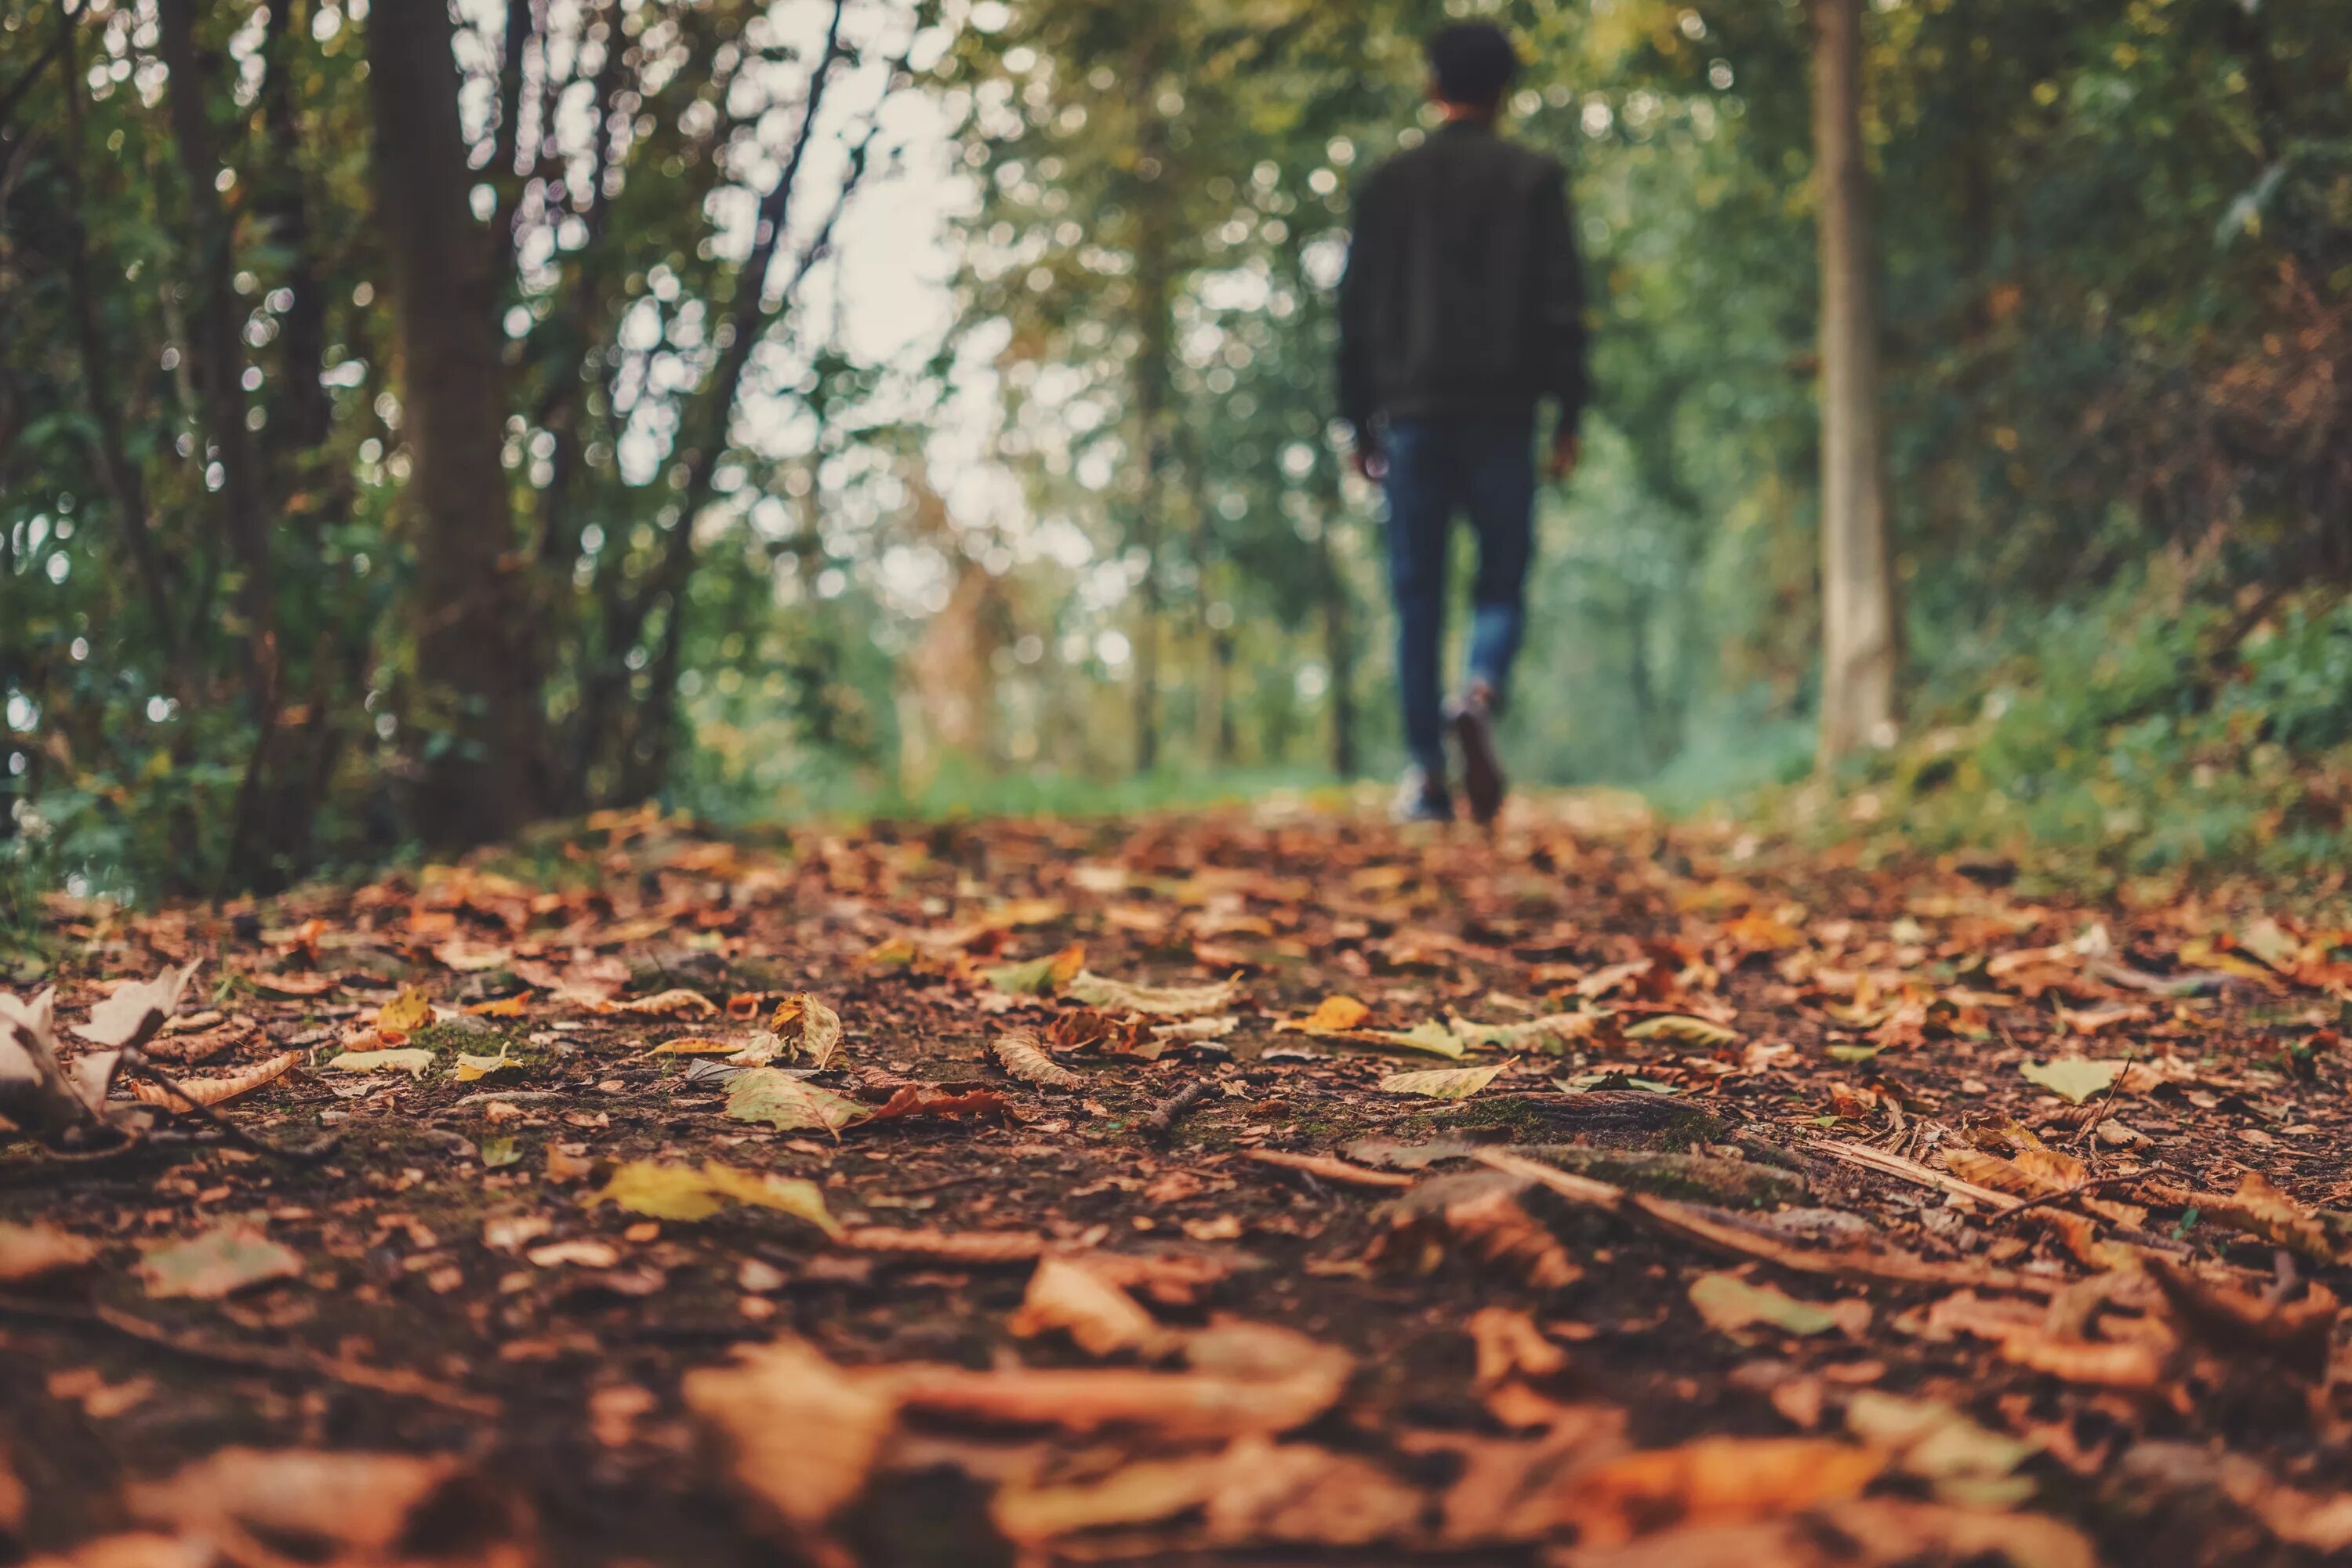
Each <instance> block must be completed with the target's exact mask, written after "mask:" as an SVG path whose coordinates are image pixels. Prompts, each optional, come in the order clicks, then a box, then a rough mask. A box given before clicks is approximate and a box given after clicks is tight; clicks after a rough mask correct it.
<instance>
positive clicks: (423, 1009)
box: [375, 985, 433, 1035]
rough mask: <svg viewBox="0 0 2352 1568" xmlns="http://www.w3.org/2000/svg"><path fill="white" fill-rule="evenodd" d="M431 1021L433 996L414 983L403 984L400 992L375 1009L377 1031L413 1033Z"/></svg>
mask: <svg viewBox="0 0 2352 1568" xmlns="http://www.w3.org/2000/svg"><path fill="white" fill-rule="evenodd" d="M432 1021H433V998H431V997H430V996H427V995H426V994H425V993H424V991H423V990H421V989H420V988H418V987H417V986H415V985H404V986H402V987H401V989H400V994H398V995H396V996H394V998H393V999H392V1000H391V1001H389V1002H387V1003H385V1004H384V1005H383V1006H381V1007H379V1008H377V1009H376V1014H375V1026H376V1029H377V1031H378V1032H379V1033H382V1034H390V1035H413V1034H415V1032H416V1031H417V1030H419V1029H421V1028H423V1027H425V1025H427V1024H429V1023H431V1022H432Z"/></svg>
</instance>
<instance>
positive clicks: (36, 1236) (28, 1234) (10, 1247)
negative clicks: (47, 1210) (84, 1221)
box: [0, 1221, 98, 1285]
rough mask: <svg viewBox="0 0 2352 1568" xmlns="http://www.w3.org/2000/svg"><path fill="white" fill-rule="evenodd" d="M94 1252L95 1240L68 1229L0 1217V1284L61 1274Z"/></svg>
mask: <svg viewBox="0 0 2352 1568" xmlns="http://www.w3.org/2000/svg"><path fill="white" fill-rule="evenodd" d="M97 1256H98V1243H96V1242H94V1241H91V1240H89V1239H88V1238H87V1237H79V1236H75V1235H73V1234H72V1233H71V1232H69V1231H63V1230H58V1229H57V1228H55V1227H54V1226H46V1225H11V1224H8V1223H6V1222H5V1221H0V1285H18V1284H22V1283H24V1282H25V1281H26V1280H27V1279H42V1278H44V1277H46V1276H47V1275H51V1274H62V1273H64V1272H65V1271H66V1270H68V1269H70V1268H80V1267H81V1266H82V1265H83V1264H85V1263H88V1262H89V1260H90V1259H91V1258H96V1257H97Z"/></svg>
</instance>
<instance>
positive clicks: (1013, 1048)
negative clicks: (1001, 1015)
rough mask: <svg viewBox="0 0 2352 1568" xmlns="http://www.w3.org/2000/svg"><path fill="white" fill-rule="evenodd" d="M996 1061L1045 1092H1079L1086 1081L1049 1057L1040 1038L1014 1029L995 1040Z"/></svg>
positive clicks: (1014, 1074)
mask: <svg viewBox="0 0 2352 1568" xmlns="http://www.w3.org/2000/svg"><path fill="white" fill-rule="evenodd" d="M996 1059H997V1062H998V1063H999V1064H1000V1065H1001V1066H1002V1067H1003V1068H1004V1070H1005V1071H1006V1072H1009V1073H1011V1074H1012V1075H1013V1077H1014V1078H1017V1079H1021V1080H1022V1081H1023V1082H1024V1083H1034V1084H1037V1085H1039V1086H1040V1087H1042V1088H1045V1089H1076V1088H1077V1087H1078V1085H1079V1084H1081V1083H1082V1082H1084V1081H1085V1080H1084V1079H1081V1078H1079V1077H1078V1075H1077V1074H1076V1073H1074V1072H1072V1071H1071V1070H1070V1069H1069V1068H1066V1067H1064V1066H1063V1065H1062V1064H1061V1063H1059V1062H1057V1061H1055V1059H1054V1058H1051V1057H1049V1056H1047V1055H1046V1054H1045V1048H1044V1047H1041V1046H1040V1045H1039V1044H1038V1043H1037V1037H1036V1036H1035V1035H1034V1034H1032V1033H1030V1032H1029V1031H1028V1030H1026V1029H1014V1030H1012V1031H1009V1032H1008V1033H1005V1034H1003V1035H999V1036H998V1037H997V1038H996Z"/></svg>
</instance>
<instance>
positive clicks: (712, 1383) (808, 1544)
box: [682, 1338, 898, 1568]
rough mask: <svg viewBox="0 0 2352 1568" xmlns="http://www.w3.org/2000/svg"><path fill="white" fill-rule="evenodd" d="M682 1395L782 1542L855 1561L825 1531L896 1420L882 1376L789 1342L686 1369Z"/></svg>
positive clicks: (840, 1563)
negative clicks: (846, 1368)
mask: <svg viewBox="0 0 2352 1568" xmlns="http://www.w3.org/2000/svg"><path fill="white" fill-rule="evenodd" d="M682 1394H683V1396H684V1398H685V1401H686V1407H687V1408H688V1410H689V1411H691V1412H693V1414H694V1415H695V1417H696V1419H697V1420H698V1421H699V1422H700V1423H701V1424H702V1425H703V1426H704V1427H705V1428H706V1429H707V1430H709V1431H710V1432H712V1433H713V1434H714V1435H716V1436H717V1437H718V1438H719V1444H720V1447H721V1448H722V1449H723V1450H724V1451H725V1453H726V1456H727V1465H728V1471H729V1474H730V1477H731V1478H732V1479H733V1480H734V1482H735V1485H736V1487H737V1489H739V1490H740V1491H741V1492H742V1493H743V1494H744V1495H745V1496H746V1497H748V1498H749V1499H751V1500H752V1501H753V1502H754V1503H756V1504H758V1505H760V1508H761V1511H762V1512H763V1513H764V1514H765V1515H766V1517H767V1519H768V1521H769V1523H770V1524H771V1526H772V1528H773V1530H774V1531H775V1532H776V1533H777V1534H778V1535H779V1536H780V1537H781V1538H782V1540H783V1541H784V1542H786V1543H787V1544H789V1545H791V1546H793V1548H795V1549H796V1550H798V1551H799V1552H802V1553H803V1554H804V1555H805V1556H806V1557H807V1558H808V1559H809V1560H810V1561H811V1562H814V1563H818V1564H820V1565H823V1568H836V1565H837V1568H848V1565H849V1564H852V1563H855V1562H856V1559H855V1558H854V1557H852V1556H851V1555H850V1554H849V1553H848V1552H846V1550H845V1549H844V1548H843V1547H841V1546H840V1545H839V1544H838V1543H837V1542H834V1541H833V1540H832V1539H831V1538H830V1536H829V1535H828V1534H827V1532H826V1527H827V1525H828V1524H829V1523H830V1522H831V1521H832V1520H833V1518H834V1517H835V1515H836V1514H838V1513H839V1512H840V1511H841V1510H843V1509H844V1508H845V1507H846V1506H848V1504H849V1503H850V1501H851V1500H853V1499H855V1498H856V1496H857V1494H858V1493H859V1492H860V1491H862V1490H864V1489H865V1487H866V1478H867V1477H868V1476H869V1475H871V1474H872V1472H873V1469H874V1466H875V1463H876V1461H877V1460H878V1459H879V1458H881V1455H882V1450H883V1446H884V1444H885V1443H887V1441H888V1439H889V1436H890V1432H891V1429H892V1427H893V1426H895V1425H896V1424H897V1420H898V1398H897V1395H896V1394H895V1392H894V1391H893V1390H892V1388H891V1386H890V1384H889V1382H888V1380H887V1378H877V1377H875V1376H872V1375H870V1374H860V1373H849V1372H845V1371H844V1370H843V1369H841V1368H840V1367H837V1366H835V1364H834V1363H832V1362H831V1361H829V1360H827V1359H826V1357H825V1356H824V1352H821V1351H819V1350H817V1349H816V1348H815V1347H814V1346H813V1345H811V1344H809V1343H807V1342H804V1341H802V1340H797V1339H790V1338H787V1339H782V1340H778V1341H777V1342H774V1343H773V1344H769V1345H762V1346H760V1347H757V1348H755V1349H751V1350H747V1351H744V1352H740V1354H739V1355H738V1357H737V1358H736V1360H735V1362H734V1363H732V1364H730V1365H726V1366H715V1367H704V1368H701V1369H699V1370H698V1371H695V1372H690V1373H687V1374H686V1379H685V1383H684V1384H683V1387H682Z"/></svg>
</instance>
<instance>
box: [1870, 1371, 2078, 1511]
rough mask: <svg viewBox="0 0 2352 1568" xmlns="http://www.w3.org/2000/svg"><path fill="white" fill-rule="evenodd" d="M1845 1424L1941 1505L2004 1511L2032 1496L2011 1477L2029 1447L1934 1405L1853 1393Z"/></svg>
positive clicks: (2029, 1455)
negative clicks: (1932, 1488) (1926, 1486)
mask: <svg viewBox="0 0 2352 1568" xmlns="http://www.w3.org/2000/svg"><path fill="white" fill-rule="evenodd" d="M1845 1422H1846V1428H1847V1430H1849V1431H1851V1432H1852V1433H1853V1435H1854V1436H1855V1437H1857V1438H1859V1439H1860V1440H1861V1441H1862V1442H1864V1444H1866V1445H1868V1446H1869V1447H1874V1448H1879V1449H1883V1450H1885V1452H1886V1453H1888V1454H1890V1455H1891V1456H1893V1458H1894V1461H1895V1468H1897V1469H1899V1470H1901V1471H1903V1472H1904V1473H1905V1474H1906V1475H1912V1476H1917V1477H1918V1478H1920V1479H1922V1480H1926V1481H1931V1482H1934V1483H1937V1494H1938V1495H1939V1496H1942V1497H1944V1498H1945V1500H1947V1501H1950V1502H1976V1503H1984V1504H1990V1505H2007V1504H2013V1503H2017V1502H2021V1501H2023V1500H2025V1499H2026V1498H2027V1497H2030V1496H2031V1495H2032V1491H2033V1483H2032V1481H2031V1480H2028V1479H2022V1478H2015V1477H2013V1476H2012V1472H2013V1471H2015V1470H2016V1468H2018V1467H2019V1466H2020V1465H2021V1464H2023V1463H2025V1461H2026V1460H2027V1459H2029V1458H2032V1455H2033V1451H2034V1450H2033V1445H2032V1444H2031V1443H2023V1442H2020V1441H2019V1440H2018V1439H2016V1438H2014V1437H2008V1436H2002V1435H2001V1434H2000V1433H1998V1432H1992V1431H1989V1430H1987V1429H1986V1428H1985V1427H1983V1426H1979V1425H1977V1423H1976V1422H1974V1421H1972V1420H1970V1419H1969V1417H1968V1416H1967V1415H1963V1414H1962V1413H1961V1412H1959V1411H1958V1410H1956V1409H1954V1408H1953V1407H1952V1406H1950V1405H1946V1404H1944V1403H1942V1402H1941V1401H1939V1400H1933V1399H1904V1398H1900V1397H1898V1396H1897V1395H1895V1394H1883V1393H1880V1392H1879V1391H1878V1390H1876V1389H1874V1388H1859V1389H1856V1390H1854V1392H1853V1394H1852V1396H1851V1397H1849V1398H1848V1400H1847V1401H1846V1407H1845Z"/></svg>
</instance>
